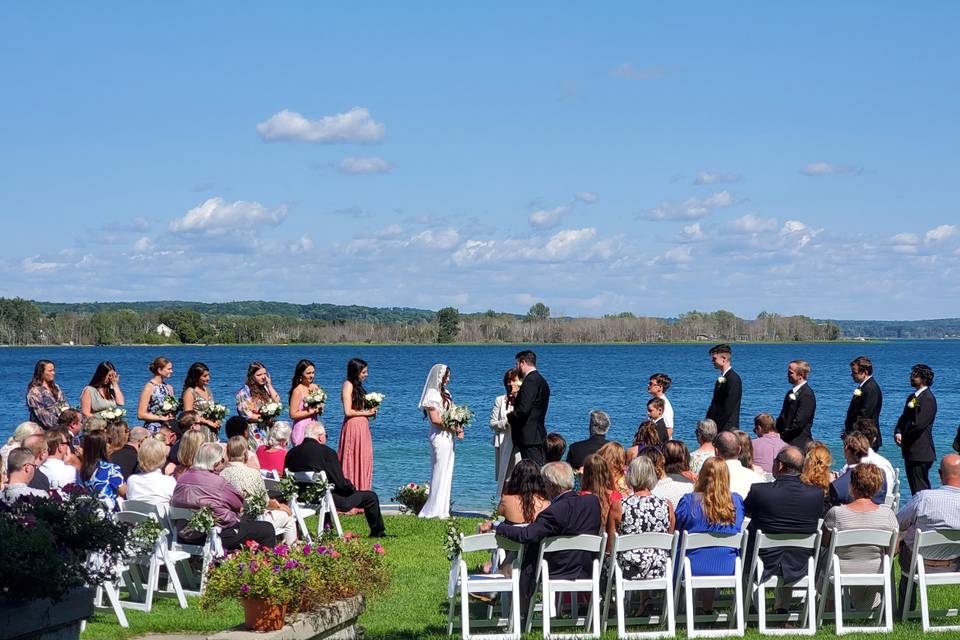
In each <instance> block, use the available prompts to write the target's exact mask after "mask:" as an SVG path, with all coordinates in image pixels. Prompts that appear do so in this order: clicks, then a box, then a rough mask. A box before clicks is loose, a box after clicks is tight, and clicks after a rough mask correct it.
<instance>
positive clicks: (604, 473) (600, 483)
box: [580, 453, 613, 531]
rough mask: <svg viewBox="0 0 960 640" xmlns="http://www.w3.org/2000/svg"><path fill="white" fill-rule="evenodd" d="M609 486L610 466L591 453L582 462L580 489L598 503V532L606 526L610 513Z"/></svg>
mask: <svg viewBox="0 0 960 640" xmlns="http://www.w3.org/2000/svg"><path fill="white" fill-rule="evenodd" d="M610 485H611V475H610V465H609V464H607V461H606V460H604V459H603V458H602V457H601V456H599V455H597V454H596V453H591V454H590V455H588V456H587V458H586V460H584V461H583V475H582V476H581V477H580V489H581V490H582V491H586V492H587V493H592V494H593V495H595V496H597V500H599V501H600V530H601V531H602V530H604V529H605V528H606V526H607V516H608V515H609V513H610V490H611V489H612V488H613V487H611V486H610Z"/></svg>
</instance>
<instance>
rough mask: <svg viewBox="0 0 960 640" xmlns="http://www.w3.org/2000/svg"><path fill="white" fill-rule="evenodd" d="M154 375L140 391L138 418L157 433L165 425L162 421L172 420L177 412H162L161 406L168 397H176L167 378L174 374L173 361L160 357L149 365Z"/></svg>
mask: <svg viewBox="0 0 960 640" xmlns="http://www.w3.org/2000/svg"><path fill="white" fill-rule="evenodd" d="M148 368H149V369H150V373H152V374H153V377H152V378H150V379H149V380H148V381H147V384H145V385H143V391H141V392H140V401H139V402H137V419H138V420H143V423H144V424H143V426H145V427H146V428H147V429H149V430H150V432H151V433H156V432H157V431H159V430H160V427H162V426H163V424H162V423H164V422H166V421H167V420H172V419H173V418H174V417H176V413H175V412H174V413H162V411H163V410H162V409H161V406H162V405H163V402H164V400H166V399H167V398H175V397H176V396H174V395H173V387H172V386H170V385H169V384H167V382H166V381H167V380H169V379H170V377H171V376H172V375H173V363H172V362H170V361H169V360H167V359H166V358H164V357H162V356H161V357H158V358H157V359H155V360H154V361H153V362H151V363H150V366H149V367H148Z"/></svg>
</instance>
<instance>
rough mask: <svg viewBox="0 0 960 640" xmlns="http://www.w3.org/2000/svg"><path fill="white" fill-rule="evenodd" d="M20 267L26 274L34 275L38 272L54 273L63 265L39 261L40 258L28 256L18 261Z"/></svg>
mask: <svg viewBox="0 0 960 640" xmlns="http://www.w3.org/2000/svg"><path fill="white" fill-rule="evenodd" d="M20 266H21V267H22V268H23V270H24V271H26V272H27V273H36V272H38V271H41V272H42V271H55V270H57V269H59V268H60V267H62V266H63V264H61V263H59V262H50V261H48V260H41V259H40V256H28V257H26V258H24V259H23V260H21V261H20Z"/></svg>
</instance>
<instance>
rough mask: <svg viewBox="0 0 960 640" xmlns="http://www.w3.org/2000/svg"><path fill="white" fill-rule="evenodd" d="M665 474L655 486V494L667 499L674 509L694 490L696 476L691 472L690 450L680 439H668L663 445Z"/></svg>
mask: <svg viewBox="0 0 960 640" xmlns="http://www.w3.org/2000/svg"><path fill="white" fill-rule="evenodd" d="M663 459H664V468H663V471H664V472H663V475H662V477H660V478H659V479H658V481H657V483H656V485H655V486H654V487H653V495H655V496H658V497H660V498H664V499H666V500H667V501H668V502H669V503H670V507H671V508H672V509H676V508H677V504H678V503H679V502H680V498H682V497H683V496H685V495H687V494H688V493H690V492H692V491H693V485H694V482H695V480H696V478H697V477H696V476H695V475H693V474H692V473H690V452H689V451H688V450H687V445H685V444H683V443H682V442H680V441H679V440H667V442H665V443H664V445H663Z"/></svg>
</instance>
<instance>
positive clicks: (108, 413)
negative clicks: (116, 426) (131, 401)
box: [97, 407, 127, 422]
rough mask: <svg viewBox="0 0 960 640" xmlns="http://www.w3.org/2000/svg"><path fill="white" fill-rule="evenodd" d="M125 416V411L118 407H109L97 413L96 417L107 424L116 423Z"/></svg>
mask: <svg viewBox="0 0 960 640" xmlns="http://www.w3.org/2000/svg"><path fill="white" fill-rule="evenodd" d="M125 415H127V410H126V409H121V408H120V407H110V408H109V409H104V410H103V411H97V416H99V417H100V418H103V419H104V420H106V421H107V422H116V421H117V420H120V419H121V418H123V416H125Z"/></svg>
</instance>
